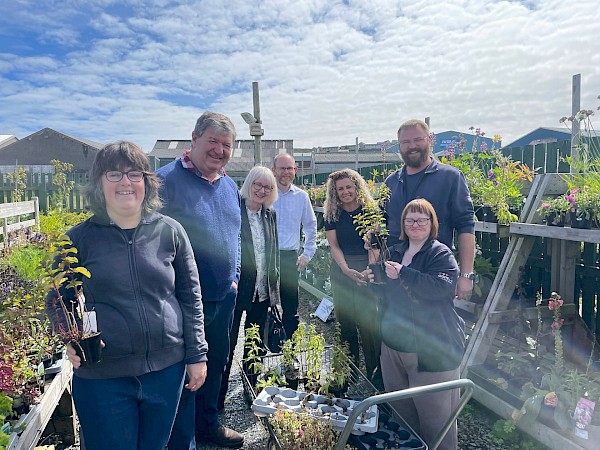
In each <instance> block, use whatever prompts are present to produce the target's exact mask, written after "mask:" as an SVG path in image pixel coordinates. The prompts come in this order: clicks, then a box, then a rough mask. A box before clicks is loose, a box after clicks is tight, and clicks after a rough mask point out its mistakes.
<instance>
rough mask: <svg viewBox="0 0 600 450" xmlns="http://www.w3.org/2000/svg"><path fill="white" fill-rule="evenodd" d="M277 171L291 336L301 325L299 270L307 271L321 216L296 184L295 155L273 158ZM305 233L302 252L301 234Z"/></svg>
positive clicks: (285, 298) (284, 286) (285, 323)
mask: <svg viewBox="0 0 600 450" xmlns="http://www.w3.org/2000/svg"><path fill="white" fill-rule="evenodd" d="M272 170H273V173H274V174H275V179H276V180H277V189H278V191H279V196H278V197H277V201H276V202H275V203H274V204H273V207H274V208H275V210H276V211H277V230H278V233H279V249H280V255H281V307H282V309H283V317H282V319H283V327H284V328H285V333H286V335H287V336H288V338H289V337H291V336H292V334H293V333H294V331H296V328H298V273H299V272H301V271H302V270H304V268H305V267H306V265H307V264H308V263H309V262H310V259H311V258H312V257H313V255H314V254H315V251H316V249H317V218H316V217H315V213H314V211H313V209H312V205H311V204H310V199H309V198H308V194H307V193H306V192H305V191H303V190H302V189H300V188H298V187H297V186H295V185H294V184H293V181H294V178H295V177H296V172H297V171H298V167H297V166H296V161H295V160H294V157H293V156H292V155H289V154H287V153H279V154H278V155H277V156H275V158H273V168H272ZM301 232H302V233H304V248H303V251H302V253H301V254H299V251H300V237H301Z"/></svg>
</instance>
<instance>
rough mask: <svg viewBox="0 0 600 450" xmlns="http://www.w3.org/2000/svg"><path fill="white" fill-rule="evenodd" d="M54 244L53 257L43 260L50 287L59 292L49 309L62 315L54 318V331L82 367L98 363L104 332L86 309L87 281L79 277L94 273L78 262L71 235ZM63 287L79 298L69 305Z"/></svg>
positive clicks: (48, 287)
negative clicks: (84, 287) (72, 352)
mask: <svg viewBox="0 0 600 450" xmlns="http://www.w3.org/2000/svg"><path fill="white" fill-rule="evenodd" d="M54 245H55V247H54V248H55V249H54V251H53V252H52V257H49V258H47V259H46V260H45V261H44V262H43V266H44V267H45V269H46V273H48V274H49V277H48V280H47V282H46V286H47V290H48V291H50V290H53V291H54V292H55V294H56V297H55V299H54V305H53V306H54V308H53V309H52V310H51V311H50V312H49V313H50V314H51V315H52V314H56V315H58V316H59V317H54V318H53V319H54V320H53V323H54V324H55V328H54V332H55V333H56V334H58V335H59V336H60V337H61V338H62V340H63V341H64V342H66V343H70V344H71V345H72V346H73V348H74V349H75V352H76V353H77V356H79V357H80V358H81V366H87V365H91V364H94V363H97V362H99V361H100V360H101V359H102V347H101V331H99V330H97V329H96V324H95V320H94V319H93V316H92V315H91V314H90V313H89V312H88V311H86V308H85V298H84V295H83V292H82V285H83V282H82V281H81V280H80V279H78V278H77V277H76V274H79V275H80V276H84V277H87V278H90V277H91V274H90V272H89V271H88V270H87V269H86V268H85V267H82V266H78V265H77V263H78V259H77V257H76V256H75V255H76V254H77V249H76V248H75V247H73V245H72V242H71V240H70V239H69V237H68V236H66V235H65V236H61V237H59V238H58V240H57V242H55V243H53V246H54ZM62 289H66V290H69V289H73V290H74V291H75V297H74V298H75V301H69V302H67V303H68V304H67V303H66V302H65V299H64V297H63V294H62V292H61V290H62ZM56 324H58V325H56Z"/></svg>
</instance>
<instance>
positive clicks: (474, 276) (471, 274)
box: [459, 272, 478, 281]
mask: <svg viewBox="0 0 600 450" xmlns="http://www.w3.org/2000/svg"><path fill="white" fill-rule="evenodd" d="M459 277H462V278H466V279H468V280H472V281H477V278H478V277H477V274H476V273H475V272H461V273H460V274H459Z"/></svg>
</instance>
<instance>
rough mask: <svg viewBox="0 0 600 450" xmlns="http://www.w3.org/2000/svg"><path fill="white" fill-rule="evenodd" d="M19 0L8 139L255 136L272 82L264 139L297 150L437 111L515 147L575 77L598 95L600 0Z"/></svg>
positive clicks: (434, 118) (8, 65) (561, 109)
mask: <svg viewBox="0 0 600 450" xmlns="http://www.w3.org/2000/svg"><path fill="white" fill-rule="evenodd" d="M11 3H12V2H11ZM16 3H17V5H16V6H14V7H12V8H6V6H0V29H4V31H0V39H1V40H2V42H3V43H5V42H6V43H8V44H9V45H8V46H7V45H3V46H2V48H3V49H7V50H4V52H5V53H3V54H0V95H2V96H3V97H4V98H3V103H5V104H6V105H7V107H5V108H3V111H2V112H0V123H2V124H3V129H1V130H0V132H2V133H5V134H17V135H19V137H24V135H26V134H29V133H31V132H34V131H37V130H39V129H40V128H43V127H46V126H49V127H52V128H56V129H58V130H61V131H65V132H69V133H72V134H75V135H79V136H81V137H85V138H89V139H93V140H97V141H100V142H106V141H109V140H114V139H119V138H127V139H131V140H134V141H136V142H138V143H140V144H141V145H142V146H143V148H144V149H145V150H150V149H151V148H152V146H153V145H154V142H155V141H156V140H157V139H177V138H179V139H181V138H188V137H189V135H190V133H191V130H192V128H193V125H194V122H195V119H196V118H197V116H198V115H199V114H201V112H202V111H203V110H205V109H212V110H217V111H220V112H223V113H225V114H228V115H230V116H231V118H232V119H233V120H234V123H235V124H236V126H237V127H238V136H239V137H241V138H249V135H248V128H247V125H246V124H245V123H244V122H243V121H242V119H241V118H240V117H239V113H240V112H242V111H252V92H251V89H252V88H251V83H252V81H259V84H260V99H261V116H262V119H263V123H264V125H263V128H264V129H265V136H264V138H265V139H283V138H292V139H294V142H295V145H296V146H297V147H312V146H329V145H340V144H348V143H353V142H354V138H355V137H356V136H358V137H359V139H360V140H361V141H364V142H375V141H380V140H385V139H394V138H395V132H396V129H397V128H398V125H399V124H400V123H401V122H403V121H404V120H406V119H409V118H413V117H420V118H422V117H425V116H430V117H431V123H432V126H433V128H434V130H436V131H444V130H446V129H454V130H458V131H466V130H467V129H468V127H469V126H471V125H474V126H477V127H481V128H482V129H483V130H484V131H485V132H486V133H487V134H495V133H499V134H502V135H503V137H504V142H505V143H508V142H509V141H511V140H513V139H516V138H517V137H519V136H520V135H522V134H524V133H526V132H528V131H530V130H532V129H535V128H537V127H539V126H555V127H559V126H560V125H559V123H558V119H559V118H560V117H561V116H563V115H569V114H570V105H571V98H570V96H571V76H572V75H573V74H575V73H581V74H582V80H583V81H582V107H585V108H594V109H595V107H596V106H598V101H597V100H596V96H597V95H598V94H600V64H599V62H600V61H599V59H600V53H599V52H598V50H599V48H598V45H597V44H596V43H595V41H596V40H597V39H596V37H597V36H599V35H600V20H598V12H597V2H596V1H595V0H581V1H579V2H577V3H576V5H570V4H568V3H566V2H564V1H562V2H561V1H557V0H539V1H533V0H532V1H525V2H507V1H493V0H461V1H443V0H439V1H425V0H421V1H410V2H409V1H405V0H374V1H369V2H359V1H355V0H350V1H347V2H342V1H326V0H311V1H306V2H304V1H303V2H298V1H291V0H289V1H285V0H269V1H250V2H248V1H246V2H242V1H239V0H234V1H230V2H219V1H210V2H207V1H189V2H185V3H184V4H177V5H173V4H171V3H170V2H168V1H166V0H164V1H154V2H146V1H141V0H140V1H125V2H121V1H116V0H114V1H111V0H104V1H97V0H94V1H90V2H87V3H86V5H87V6H86V9H85V10H83V9H82V8H81V6H80V5H81V3H80V2H77V1H75V0H69V1H66V2H60V3H58V2H49V3H48V2H33V1H23V0H19V1H17V2H16ZM16 23H18V24H19V25H20V26H19V27H16V26H15V24H16ZM39 44H42V45H41V47H40V48H41V49H40V51H39V52H38V51H36V50H35V49H36V48H37V46H38V45H39ZM5 111H6V112H5Z"/></svg>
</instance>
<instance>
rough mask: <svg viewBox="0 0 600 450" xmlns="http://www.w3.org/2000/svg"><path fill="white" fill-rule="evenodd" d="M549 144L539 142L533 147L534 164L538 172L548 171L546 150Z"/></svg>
mask: <svg viewBox="0 0 600 450" xmlns="http://www.w3.org/2000/svg"><path fill="white" fill-rule="evenodd" d="M547 147H548V146H547V144H538V145H535V146H534V147H533V166H532V167H534V168H536V169H537V173H539V174H542V173H546V150H547Z"/></svg>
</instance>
